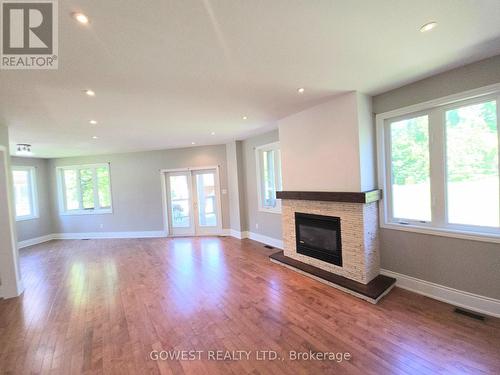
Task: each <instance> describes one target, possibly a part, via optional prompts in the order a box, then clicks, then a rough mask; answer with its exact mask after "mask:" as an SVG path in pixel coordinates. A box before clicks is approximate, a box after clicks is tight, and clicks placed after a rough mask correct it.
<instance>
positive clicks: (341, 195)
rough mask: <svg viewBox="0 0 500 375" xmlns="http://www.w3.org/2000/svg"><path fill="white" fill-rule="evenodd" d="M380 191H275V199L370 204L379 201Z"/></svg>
mask: <svg viewBox="0 0 500 375" xmlns="http://www.w3.org/2000/svg"><path fill="white" fill-rule="evenodd" d="M381 197H382V190H371V191H365V192H360V193H354V192H346V191H339V192H330V191H277V192H276V198H279V199H295V200H302V201H325V202H347V203H372V202H376V201H378V200H380V199H381Z"/></svg>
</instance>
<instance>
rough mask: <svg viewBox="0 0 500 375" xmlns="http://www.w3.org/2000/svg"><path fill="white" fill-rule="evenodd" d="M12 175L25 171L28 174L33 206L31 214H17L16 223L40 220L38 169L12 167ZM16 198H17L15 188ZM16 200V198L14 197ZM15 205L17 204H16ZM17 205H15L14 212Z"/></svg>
mask: <svg viewBox="0 0 500 375" xmlns="http://www.w3.org/2000/svg"><path fill="white" fill-rule="evenodd" d="M11 169H12V173H14V171H23V172H28V174H29V190H30V205H31V214H30V215H23V216H17V212H16V221H24V220H33V219H38V218H40V213H39V207H38V185H37V180H36V168H35V167H31V166H20V165H19V166H12V168H11ZM14 196H15V188H14ZM14 199H15V197H14ZM14 203H15V202H14ZM15 207H16V205H15V204H14V210H15Z"/></svg>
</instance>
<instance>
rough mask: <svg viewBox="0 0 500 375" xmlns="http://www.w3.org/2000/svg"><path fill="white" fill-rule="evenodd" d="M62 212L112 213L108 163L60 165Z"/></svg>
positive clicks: (59, 180) (59, 181) (60, 203)
mask: <svg viewBox="0 0 500 375" xmlns="http://www.w3.org/2000/svg"><path fill="white" fill-rule="evenodd" d="M57 173H58V183H59V207H60V211H61V213H62V214H66V215H72V214H99V213H101V214H102V213H111V212H112V205H111V182H110V175H109V165H108V164H96V165H81V166H72V167H59V168H57Z"/></svg>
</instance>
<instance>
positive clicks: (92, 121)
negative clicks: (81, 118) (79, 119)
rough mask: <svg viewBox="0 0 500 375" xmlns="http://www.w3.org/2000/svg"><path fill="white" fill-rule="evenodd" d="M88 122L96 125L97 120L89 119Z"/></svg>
mask: <svg viewBox="0 0 500 375" xmlns="http://www.w3.org/2000/svg"><path fill="white" fill-rule="evenodd" d="M89 123H90V125H97V121H96V120H90V121H89Z"/></svg>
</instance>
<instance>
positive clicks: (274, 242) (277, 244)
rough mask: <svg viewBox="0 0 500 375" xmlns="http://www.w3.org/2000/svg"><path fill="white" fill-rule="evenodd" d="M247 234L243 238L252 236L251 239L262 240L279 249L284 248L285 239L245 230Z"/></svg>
mask: <svg viewBox="0 0 500 375" xmlns="http://www.w3.org/2000/svg"><path fill="white" fill-rule="evenodd" d="M243 233H245V234H246V237H243V238H250V239H251V240H254V241H257V242H262V243H263V244H266V245H269V246H272V247H276V248H278V249H283V241H282V240H278V239H276V238H273V237H268V236H264V235H263V234H259V233H253V232H243Z"/></svg>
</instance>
